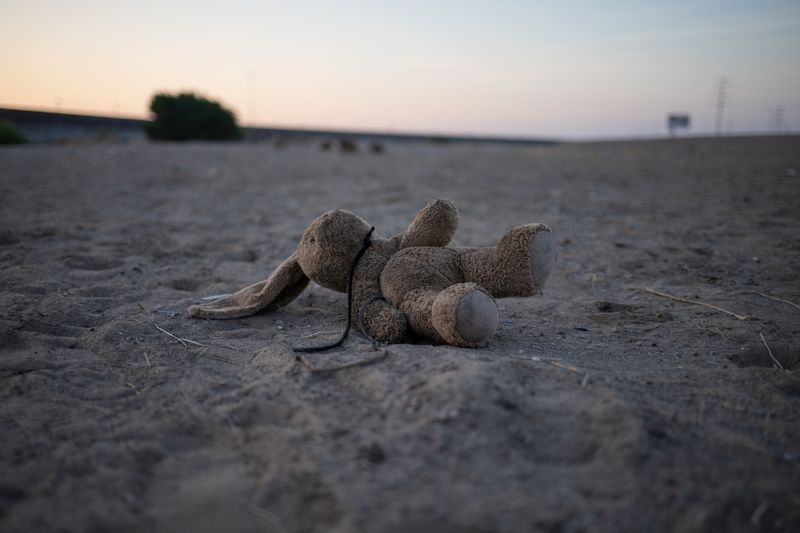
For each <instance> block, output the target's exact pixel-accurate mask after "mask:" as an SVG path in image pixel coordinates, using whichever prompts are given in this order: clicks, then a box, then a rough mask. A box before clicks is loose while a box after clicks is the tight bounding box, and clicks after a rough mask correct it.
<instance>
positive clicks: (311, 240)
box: [308, 237, 316, 244]
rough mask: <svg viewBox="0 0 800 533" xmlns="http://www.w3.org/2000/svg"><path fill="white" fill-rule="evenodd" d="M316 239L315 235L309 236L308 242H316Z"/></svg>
mask: <svg viewBox="0 0 800 533" xmlns="http://www.w3.org/2000/svg"><path fill="white" fill-rule="evenodd" d="M315 241H316V239H315V238H314V237H309V238H308V242H310V243H311V244H314V242H315Z"/></svg>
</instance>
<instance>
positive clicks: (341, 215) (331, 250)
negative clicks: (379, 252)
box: [296, 209, 370, 292]
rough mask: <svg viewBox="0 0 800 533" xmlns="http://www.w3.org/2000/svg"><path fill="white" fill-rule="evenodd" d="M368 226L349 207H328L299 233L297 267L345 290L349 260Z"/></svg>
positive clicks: (324, 283)
mask: <svg viewBox="0 0 800 533" xmlns="http://www.w3.org/2000/svg"><path fill="white" fill-rule="evenodd" d="M369 230H370V227H369V224H367V223H366V222H364V221H363V220H362V219H361V218H359V217H357V216H356V215H354V214H353V213H351V212H349V211H342V210H340V209H337V210H335V211H328V212H327V213H325V214H324V215H322V216H320V217H318V218H317V219H316V220H314V222H312V223H311V225H310V226H308V228H307V229H306V231H305V232H304V233H303V238H302V239H301V240H300V245H299V246H298V247H297V254H296V255H297V263H298V266H299V268H300V269H301V270H302V271H303V273H304V274H305V275H306V276H307V277H308V278H309V279H311V280H312V281H313V282H315V283H317V284H318V285H321V286H322V287H325V288H327V289H331V290H334V291H339V292H344V291H346V290H347V276H348V274H349V273H350V268H351V267H352V265H353V260H354V259H355V257H356V255H357V254H358V252H359V250H361V247H362V246H363V245H364V237H366V236H367V234H368V233H369Z"/></svg>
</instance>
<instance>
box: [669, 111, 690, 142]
mask: <svg viewBox="0 0 800 533" xmlns="http://www.w3.org/2000/svg"><path fill="white" fill-rule="evenodd" d="M691 124H692V119H691V117H690V116H689V115H683V114H678V113H670V114H669V115H667V129H668V130H669V136H670V137H675V131H676V130H679V129H685V130H688V129H689V126H691Z"/></svg>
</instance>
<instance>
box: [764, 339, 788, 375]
mask: <svg viewBox="0 0 800 533" xmlns="http://www.w3.org/2000/svg"><path fill="white" fill-rule="evenodd" d="M759 335H760V336H761V342H763V343H764V346H766V347H767V352H769V356H770V357H772V360H773V361H775V364H776V365H778V368H780V369H781V370H783V365H782V364H781V363H780V361H778V360H777V359H775V356H774V355H772V350H770V349H769V344H767V339H765V338H764V334H763V333H759Z"/></svg>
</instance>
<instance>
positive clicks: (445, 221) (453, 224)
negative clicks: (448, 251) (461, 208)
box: [398, 200, 458, 248]
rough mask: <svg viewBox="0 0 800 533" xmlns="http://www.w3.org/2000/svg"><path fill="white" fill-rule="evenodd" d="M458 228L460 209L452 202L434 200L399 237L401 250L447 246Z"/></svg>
mask: <svg viewBox="0 0 800 533" xmlns="http://www.w3.org/2000/svg"><path fill="white" fill-rule="evenodd" d="M457 227H458V209H456V206H455V204H454V203H453V202H451V201H450V200H434V201H433V202H431V203H429V204H428V205H426V206H425V207H423V208H422V210H421V211H420V212H419V213H417V216H416V217H415V218H414V221H413V222H411V224H410V225H409V226H408V229H406V231H405V232H403V233H401V234H400V235H398V237H399V238H400V239H399V240H400V248H409V247H411V246H447V244H448V243H449V242H450V239H452V238H453V234H454V233H455V232H456V228H457Z"/></svg>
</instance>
